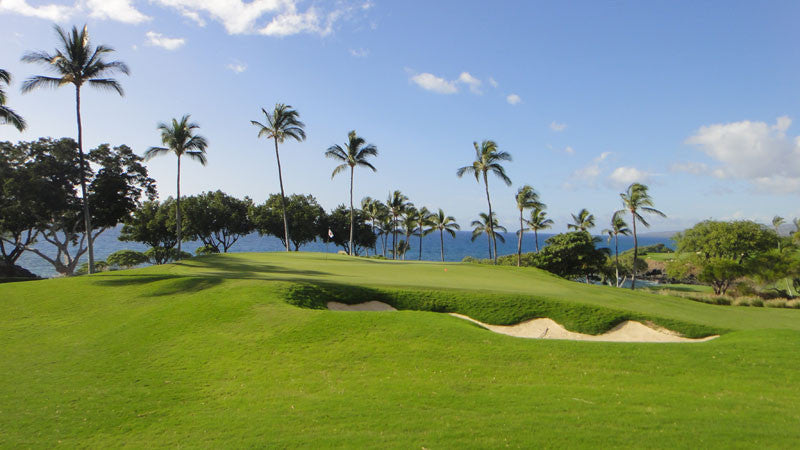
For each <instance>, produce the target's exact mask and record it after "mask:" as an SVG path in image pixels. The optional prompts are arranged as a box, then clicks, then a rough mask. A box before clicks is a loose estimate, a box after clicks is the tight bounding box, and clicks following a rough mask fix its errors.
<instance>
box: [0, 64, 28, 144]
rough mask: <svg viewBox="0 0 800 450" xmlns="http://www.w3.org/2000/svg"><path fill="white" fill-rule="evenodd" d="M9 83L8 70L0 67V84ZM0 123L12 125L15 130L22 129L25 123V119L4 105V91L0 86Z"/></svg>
mask: <svg viewBox="0 0 800 450" xmlns="http://www.w3.org/2000/svg"><path fill="white" fill-rule="evenodd" d="M1 83H5V84H10V83H11V74H10V73H8V71H5V70H3V69H0V84H1ZM0 123H4V124H5V123H8V124H11V125H13V126H14V127H15V128H16V129H17V130H19V131H24V130H25V127H26V126H27V124H26V123H25V119H23V118H22V116H20V115H19V114H17V113H15V112H14V110H13V109H11V108H9V107H7V106H6V91H4V90H3V88H2V87H1V86H0Z"/></svg>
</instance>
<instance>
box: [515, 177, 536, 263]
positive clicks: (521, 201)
mask: <svg viewBox="0 0 800 450" xmlns="http://www.w3.org/2000/svg"><path fill="white" fill-rule="evenodd" d="M515 199H516V201H517V209H519V234H518V236H517V267H519V266H520V265H521V263H522V233H523V232H524V231H525V229H524V227H523V222H524V218H523V217H522V213H523V212H524V211H525V210H526V209H530V208H538V207H540V206H541V205H542V202H541V201H539V194H538V193H537V192H536V191H535V190H534V189H533V188H532V187H530V186H529V185H527V184H526V185H525V186H522V187H521V188H519V190H518V191H517V195H516V197H515Z"/></svg>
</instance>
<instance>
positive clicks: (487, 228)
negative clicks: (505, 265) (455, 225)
mask: <svg viewBox="0 0 800 450" xmlns="http://www.w3.org/2000/svg"><path fill="white" fill-rule="evenodd" d="M479 216H480V219H479V220H473V221H472V223H471V224H470V225H471V226H472V238H471V239H470V240H471V241H473V242H474V241H475V239H477V238H478V236H480V235H481V234H483V233H486V238H487V239H488V240H489V259H492V258H494V261H495V264H497V254H496V253H494V254H493V253H492V243H493V242H494V243H495V252H496V251H497V250H496V245H497V244H496V238H499V239H500V242H502V243H505V242H506V239H505V238H504V237H503V235H502V234H498V235H497V236H495V233H497V232H503V233H505V232H506V228H505V227H503V226H501V225H500V224H499V223H498V222H497V216H495V215H494V214H492V215H491V216H490V215H489V214H486V213H480V214H479ZM489 217H491V218H492V219H491V220H489Z"/></svg>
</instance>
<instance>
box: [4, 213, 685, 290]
mask: <svg viewBox="0 0 800 450" xmlns="http://www.w3.org/2000/svg"><path fill="white" fill-rule="evenodd" d="M121 228H122V227H121V226H119V227H115V228H111V229H108V230H106V231H105V232H104V233H103V234H101V235H100V236H99V237H98V238H97V239H96V240H95V249H94V251H95V259H96V260H98V261H100V260H104V259H106V258H107V257H108V256H109V255H110V254H112V253H114V252H116V251H119V250H125V249H127V250H136V251H141V252H143V251H145V250H147V249H148V248H149V247H148V246H147V245H145V244H141V243H138V242H122V241H120V240H119V239H118V237H119V234H120V230H121ZM501 234H502V236H503V238H504V239H505V242H501V241H500V240H498V241H497V252H498V254H500V255H501V256H502V255H508V254H516V252H517V235H516V233H513V232H509V233H501ZM555 234H557V233H539V247H540V248H543V247H544V246H545V241H546V240H547V239H548V238H549V237H551V236H554V235H555ZM471 237H472V232H470V231H458V232H456V237H455V238H452V237H450V236H449V235H448V234H445V238H444V259H445V261H446V262H457V261H461V260H463V259H464V258H465V257H467V256H471V257H473V258H488V257H489V244H488V240H487V238H486V236H485V235H484V236H481V237H479V238H477V239H475V241H472V240H471ZM601 237H602V236H601ZM401 238H402V239H405V236H402V235H398V239H401ZM391 240H392V237H391V236H389V240H388V244H389V247H391ZM410 244H411V249H410V250H409V251H408V252H407V253H406V261H416V260H420V259H421V260H422V261H441V256H440V241H439V233H431V234H429V235H428V236H425V237H423V238H422V257H421V258H420V253H419V238H418V237H411V239H410ZM655 244H664V245H666V246H668V247H670V248H674V247H675V243H674V242H673V241H672V240H671V239H670V238H668V237H664V236H663V233H653V235H649V234H645V235H640V236H639V247H644V246H647V245H655ZM201 245H202V244H201V243H200V242H199V241H190V242H184V243H183V244H182V245H181V247H182V250H183V251H186V252H189V253H192V254H194V251H195V250H196V249H197V248H199V247H201ZM613 245H614V241H613V240H612V241H611V242H610V243H609V242H608V241H607V239H606V238H605V237H603V240H602V241H601V243H600V244H599V245H598V247H607V248H611V250H612V252H613ZM34 247H36V248H38V249H42V250H43V251H46V252H47V254H52V255H55V247H53V246H52V245H51V244H49V243H47V242H45V241H43V240H40V241H39V242H38V243H37V244H36V245H35V246H34ZM631 248H633V237H632V236H620V237H619V251H620V252H623V251H625V250H629V249H631ZM340 250H343V248H342V247H337V246H335V245H334V244H328V245H326V244H325V243H324V242H322V241H320V240H317V241H315V242H311V243H308V244H305V245H302V246H300V250H299V251H301V252H321V253H325V252H327V253H337V252H338V251H340ZM535 250H536V244H535V242H534V236H533V233H525V236H524V237H523V239H522V252H523V253H527V252H533V251H535ZM278 251H284V247H283V244H282V243H281V241H280V239H278V238H276V237H274V236H259V235H258V233H251V234H248V235H246V236H243V237H242V238H240V239H239V240H238V241H237V242H236V244H234V245H233V247H231V248H230V250H229V252H230V253H240V252H278ZM377 251H378V254H382V247H381V242H380V240H379V242H378V243H377ZM369 254H370V255H373V254H374V253H373V251H372V249H370V251H369ZM387 256H389V257H390V258H391V254H390V253H389V252H388V251H387ZM87 260H88V256H86V254H84V256H83V258H81V262H85V261H87ZM17 264H18V265H20V266H22V267H24V268H25V269H28V270H30V271H31V272H33V273H35V274H36V275H39V276H41V277H45V278H50V277H55V276H58V274H57V273H56V271H55V269H54V268H53V266H52V265H51V264H50V263H48V262H47V261H45V260H44V259H42V258H41V257H39V256H37V255H36V254H34V253H32V252H25V253H23V255H22V256H21V257H20V259H19V260H18V261H17Z"/></svg>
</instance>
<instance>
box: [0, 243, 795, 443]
mask: <svg viewBox="0 0 800 450" xmlns="http://www.w3.org/2000/svg"><path fill="white" fill-rule="evenodd" d="M445 269H446V271H445ZM328 299H332V300H335V301H340V302H342V303H359V302H363V301H370V300H379V301H384V302H386V303H390V304H392V305H394V306H397V307H398V309H400V311H398V312H393V313H374V312H348V313H342V312H334V311H328V310H325V309H320V308H324V302H325V301H326V300H328ZM0 304H2V308H3V311H4V313H3V314H2V315H1V316H0V339H2V340H1V341H0V342H2V346H0V373H2V374H3V377H0V411H2V413H0V445H2V446H3V447H45V446H47V447H50V446H54V445H58V444H62V445H67V446H79V445H80V446H95V447H107V446H123V445H125V446H134V447H142V446H183V447H209V446H214V447H219V446H236V447H245V446H247V447H251V446H280V447H286V446H315V447H318V446H325V447H331V446H359V447H362V446H371V447H377V446H380V447H387V446H403V447H428V448H431V447H454V446H492V447H495V446H506V445H508V446H514V447H531V446H537V447H538V446H586V447H597V446H645V447H667V446H669V447H674V446H684V447H689V446H691V447H698V446H702V447H731V446H742V445H745V446H771V447H791V446H793V445H796V442H798V440H799V439H800V427H797V424H798V423H800V410H798V408H797V407H796V405H797V404H800V390H798V383H799V382H798V381H797V367H800V311H797V310H787V309H772V308H747V307H731V306H715V305H707V304H703V303H698V302H692V301H688V300H684V299H680V298H672V297H668V296H662V295H656V294H651V293H646V292H630V291H627V290H621V289H614V288H608V287H601V286H586V285H583V284H580V283H573V282H568V281H564V280H561V279H558V278H556V277H553V276H551V275H549V274H546V273H543V272H540V271H538V270H535V269H518V268H514V267H491V266H483V265H469V264H438V263H411V262H407V263H400V262H391V261H377V260H366V259H357V258H349V257H344V256H332V255H331V256H327V257H325V256H324V255H320V254H307V253H298V254H294V253H292V254H282V253H270V254H231V255H217V256H211V257H204V258H197V259H192V260H188V261H185V262H182V263H180V264H175V265H167V266H161V267H148V268H144V269H137V270H130V271H120V272H112V273H104V274H98V275H93V276H87V277H79V278H72V279H55V280H45V281H37V282H25V283H12V284H5V285H0ZM408 309H420V310H426V311H437V312H449V310H458V311H454V312H459V311H460V312H463V313H465V314H467V315H469V316H471V317H475V318H477V319H479V320H482V321H484V322H488V323H495V324H501V325H502V324H511V323H516V322H518V321H520V320H523V319H526V318H532V317H534V316H539V317H543V316H540V315H538V314H544V313H547V314H548V315H547V317H552V316H553V315H559V314H560V315H561V316H562V320H559V323H562V324H564V325H565V326H567V328H570V329H571V330H574V331H581V332H590V333H591V334H598V333H600V332H603V331H605V330H607V329H609V328H610V327H612V326H613V325H614V324H615V323H619V322H620V321H621V320H626V319H628V318H639V319H643V320H653V321H655V322H656V323H659V324H671V325H673V326H671V327H670V328H673V329H677V330H678V331H681V332H683V333H684V334H687V335H693V336H703V335H707V334H710V333H713V332H717V331H718V332H721V333H722V335H721V337H719V338H718V339H715V340H712V341H709V342H705V343H699V344H691V345H686V344H628V343H604V342H573V341H556V340H550V341H547V340H530V339H519V338H514V337H509V336H503V335H499V334H495V333H491V332H489V331H487V330H484V329H482V328H480V327H478V326H476V325H474V324H471V323H469V322H466V321H463V320H461V319H458V318H454V317H450V316H448V315H446V314H434V313H431V312H426V311H409V310H408Z"/></svg>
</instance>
